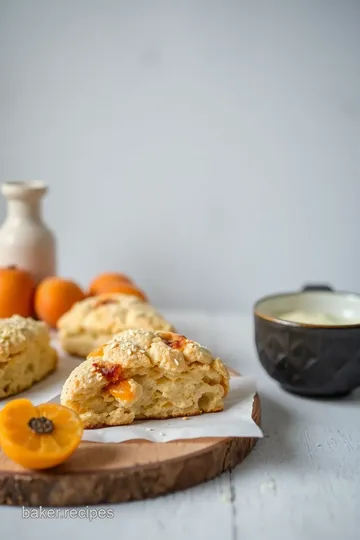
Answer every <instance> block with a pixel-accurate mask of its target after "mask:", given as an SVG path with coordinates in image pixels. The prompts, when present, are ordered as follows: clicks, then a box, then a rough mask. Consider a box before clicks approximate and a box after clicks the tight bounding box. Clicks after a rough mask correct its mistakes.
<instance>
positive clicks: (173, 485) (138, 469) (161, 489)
mask: <svg viewBox="0 0 360 540" xmlns="http://www.w3.org/2000/svg"><path fill="white" fill-rule="evenodd" d="M253 418H254V421H255V422H256V423H257V424H258V425H260V400H259V397H258V396H255V399H254V404H253ZM255 443H256V439H254V438H249V437H247V438H206V439H204V438H203V439H192V440H180V441H173V442H169V443H152V442H150V441H139V440H136V441H128V442H127V443H108V444H105V443H94V442H82V443H81V444H80V447H79V448H78V450H77V451H76V452H75V454H74V455H73V456H72V457H71V458H70V459H69V460H68V461H67V462H65V463H64V464H62V465H61V466H59V467H56V468H54V469H52V470H49V471H46V472H36V471H30V470H25V469H23V468H22V467H20V466H18V465H16V464H15V463H13V462H12V461H11V460H9V459H8V458H7V457H6V456H5V455H4V454H2V453H0V503H1V504H7V505H15V506H56V507H59V506H79V505H91V504H100V503H118V502H124V501H131V500H139V499H146V498H150V497H156V496H158V495H163V494H164V493H168V492H173V491H179V490H182V489H186V488H189V487H191V486H194V485H196V484H200V483H201V482H205V481H206V480H210V479H212V478H215V477H216V476H218V475H219V474H221V473H222V472H224V471H226V470H229V469H232V468H234V467H235V466H236V465H237V464H238V463H240V462H241V461H242V460H243V459H244V458H245V457H246V456H247V455H248V454H249V452H250V451H251V450H252V448H253V447H254V446H255Z"/></svg>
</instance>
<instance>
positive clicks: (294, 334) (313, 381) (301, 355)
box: [255, 315, 360, 396]
mask: <svg viewBox="0 0 360 540" xmlns="http://www.w3.org/2000/svg"><path fill="white" fill-rule="evenodd" d="M255 341H256V347H257V351H258V354H259V358H260V361H261V363H262V365H263V367H264V368H265V369H266V371H267V372H268V374H269V375H270V376H271V377H273V378H274V379H275V380H276V381H278V382H279V383H280V384H281V385H282V386H283V387H284V388H286V389H287V390H290V391H292V392H296V393H299V394H303V395H309V396H310V395H312V396H336V395H341V394H346V393H348V392H351V391H352V390H354V389H355V388H357V387H358V386H360V328H307V327H302V326H289V325H283V324H281V323H278V322H275V321H269V320H265V319H262V318H261V317H258V316H256V315H255Z"/></svg>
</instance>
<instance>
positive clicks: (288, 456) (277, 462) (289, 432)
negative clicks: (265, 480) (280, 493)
mask: <svg viewBox="0 0 360 540" xmlns="http://www.w3.org/2000/svg"><path fill="white" fill-rule="evenodd" d="M260 399H261V428H262V430H263V433H264V438H263V439H260V440H259V441H258V442H257V444H256V446H255V448H254V449H253V450H252V452H251V453H250V455H249V456H248V457H247V458H246V459H245V461H244V462H243V463H242V464H241V465H240V467H237V468H236V469H235V470H234V471H233V474H239V475H241V474H246V472H247V471H249V473H251V472H252V471H253V470H254V467H256V469H257V470H259V469H260V470H261V469H262V470H264V471H266V472H269V471H271V470H274V469H276V468H277V467H281V468H286V467H288V466H291V464H292V462H293V461H294V460H295V459H296V451H295V442H296V441H295V440H294V423H295V421H294V420H295V419H294V415H293V414H292V412H291V411H289V410H287V409H286V408H284V407H283V406H282V405H281V403H279V402H277V401H276V400H275V399H273V398H271V397H270V396H268V395H264V394H261V397H260Z"/></svg>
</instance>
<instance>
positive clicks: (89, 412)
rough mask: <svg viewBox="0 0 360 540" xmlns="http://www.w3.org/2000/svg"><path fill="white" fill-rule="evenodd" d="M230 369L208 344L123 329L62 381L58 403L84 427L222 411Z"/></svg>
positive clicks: (150, 332)
mask: <svg viewBox="0 0 360 540" xmlns="http://www.w3.org/2000/svg"><path fill="white" fill-rule="evenodd" d="M228 389H229V374H228V371H227V369H226V367H225V366H224V364H223V363H222V362H221V360H220V359H219V358H214V357H213V356H212V355H211V353H210V352H209V350H208V349H206V348H205V347H202V346H201V345H199V344H198V343H196V342H194V341H191V340H189V339H186V338H185V337H184V336H181V335H179V334H174V333H172V332H153V331H150V330H142V329H132V330H125V331H123V332H121V333H120V334H118V335H116V336H114V337H113V339H111V341H109V342H108V343H107V344H106V345H103V346H102V347H100V348H99V349H97V350H95V351H93V352H92V353H91V354H90V355H89V357H88V358H87V360H85V362H82V363H81V364H80V365H79V366H77V367H76V368H75V369H74V371H73V372H72V373H71V374H70V376H69V378H68V379H67V381H66V382H65V384H64V386H63V389H62V393H61V403H62V405H65V406H66V407H70V408H71V409H73V410H75V411H76V412H77V413H78V414H79V415H80V417H81V419H82V421H83V422H84V426H85V427H86V428H95V427H101V426H117V425H123V424H130V423H131V422H133V421H134V420H137V419H144V418H172V417H177V416H192V415H196V414H201V413H204V412H215V411H221V410H222V409H223V408H224V402H223V398H224V396H226V394H227V392H228Z"/></svg>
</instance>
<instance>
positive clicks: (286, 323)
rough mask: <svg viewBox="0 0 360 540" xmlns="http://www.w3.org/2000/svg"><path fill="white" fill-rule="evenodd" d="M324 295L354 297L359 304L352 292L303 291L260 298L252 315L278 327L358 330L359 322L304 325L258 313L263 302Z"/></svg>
mask: <svg viewBox="0 0 360 540" xmlns="http://www.w3.org/2000/svg"><path fill="white" fill-rule="evenodd" d="M319 293H321V294H325V295H335V296H340V297H341V296H343V297H355V298H356V299H357V300H358V301H359V303H360V294H359V293H354V292H352V291H332V290H320V289H319V290H309V291H307V290H303V291H288V292H283V293H274V294H269V295H265V296H262V297H261V298H259V299H258V300H257V301H256V302H255V304H254V306H253V314H254V316H255V317H258V318H260V319H263V320H265V321H268V322H273V323H276V324H278V325H282V326H288V327H293V328H313V329H317V328H318V329H321V328H324V329H329V330H330V329H334V330H335V329H339V330H341V329H346V328H359V329H360V322H358V323H348V324H346V323H345V324H317V323H304V322H295V321H286V320H284V319H280V318H278V317H276V316H273V315H266V314H264V313H261V312H260V311H259V305H260V304H261V303H262V302H265V301H267V300H273V299H275V298H283V297H286V296H302V295H304V294H319Z"/></svg>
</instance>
